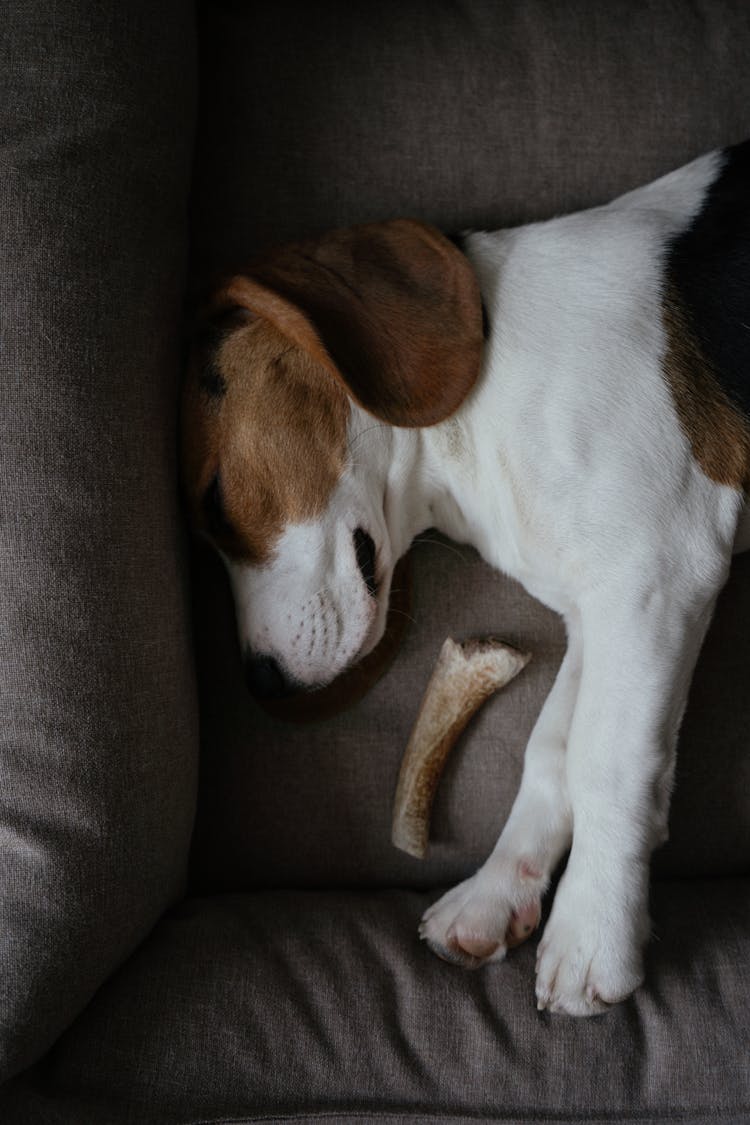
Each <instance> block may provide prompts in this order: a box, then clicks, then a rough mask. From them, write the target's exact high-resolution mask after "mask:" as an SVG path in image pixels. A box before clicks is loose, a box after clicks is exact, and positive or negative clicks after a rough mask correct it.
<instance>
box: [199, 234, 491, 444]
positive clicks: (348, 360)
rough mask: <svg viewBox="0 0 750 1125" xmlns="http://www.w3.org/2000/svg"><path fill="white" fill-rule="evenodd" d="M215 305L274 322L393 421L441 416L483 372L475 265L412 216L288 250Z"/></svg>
mask: <svg viewBox="0 0 750 1125" xmlns="http://www.w3.org/2000/svg"><path fill="white" fill-rule="evenodd" d="M217 300H218V303H219V304H221V305H225V306H226V305H229V304H236V305H241V306H243V307H244V308H247V309H250V310H252V311H253V312H255V313H257V314H258V315H259V316H261V317H264V318H265V319H267V320H269V321H272V322H273V323H274V324H275V325H276V327H277V328H279V329H280V330H281V331H282V332H284V333H285V334H286V335H287V336H288V337H289V338H290V339H291V340H293V341H294V343H296V344H297V345H298V346H300V347H302V348H305V349H306V350H307V351H308V352H309V353H310V354H311V355H312V357H313V358H314V359H316V360H317V361H318V362H320V363H323V364H324V365H325V366H326V367H328V369H329V370H331V371H333V372H334V373H335V374H336V375H337V376H338V377H339V378H340V379H342V380H343V381H344V383H345V384H346V386H347V388H348V390H349V392H350V394H351V395H352V396H353V397H354V398H355V399H356V400H357V401H358V402H359V403H360V404H361V405H362V406H363V407H365V409H366V410H369V411H370V412H371V413H373V414H375V415H376V416H378V417H379V418H382V419H383V420H384V421H387V422H390V423H391V424H392V425H395V426H430V425H434V424H435V423H436V422H440V421H442V420H443V419H444V418H446V417H448V415H449V414H452V413H453V411H454V410H456V409H457V407H458V406H459V405H460V404H461V402H462V401H463V399H464V398H465V397H466V395H467V394H468V392H469V391H470V390H471V388H472V386H473V385H474V382H475V381H476V378H477V376H478V374H479V365H480V361H481V353H482V340H483V338H482V305H481V298H480V295H479V287H478V285H477V281H476V278H475V276H474V273H473V270H472V269H471V266H470V265H469V262H468V261H467V259H466V258H465V257H464V255H463V254H462V253H461V252H460V251H459V250H458V249H457V247H455V246H454V245H453V243H452V242H451V241H450V240H449V239H447V238H445V236H444V235H442V234H441V233H440V232H439V231H437V230H435V229H434V228H433V227H430V226H427V225H426V224H423V223H419V222H416V221H414V220H410V219H397V220H394V221H392V222H385V223H370V224H366V225H363V226H355V227H349V228H347V229H344V230H338V231H333V232H331V233H330V234H327V235H324V236H322V237H321V238H319V239H315V240H311V241H309V242H304V243H297V244H295V245H292V246H287V247H283V248H281V249H280V250H277V251H274V252H273V253H271V254H269V255H268V256H267V257H266V258H264V259H262V260H260V261H258V262H256V263H255V264H254V265H253V266H251V267H250V269H249V270H248V271H247V273H246V274H243V275H238V276H237V277H235V278H233V279H232V281H230V282H229V283H228V284H227V285H226V286H225V287H224V288H223V289H222V291H221V293H220V294H218V295H217Z"/></svg>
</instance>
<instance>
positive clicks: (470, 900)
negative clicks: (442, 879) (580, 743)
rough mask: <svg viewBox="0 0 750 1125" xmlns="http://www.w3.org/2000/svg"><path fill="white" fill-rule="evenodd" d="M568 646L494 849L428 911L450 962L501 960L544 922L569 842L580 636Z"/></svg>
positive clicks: (431, 937) (438, 947)
mask: <svg viewBox="0 0 750 1125" xmlns="http://www.w3.org/2000/svg"><path fill="white" fill-rule="evenodd" d="M567 626H568V648H567V651H566V654H565V657H564V659H563V662H562V664H561V665H560V669H559V671H558V674H557V678H556V680H555V683H554V685H553V687H552V690H551V692H550V694H549V696H548V697H547V700H546V701H545V704H544V707H543V708H542V710H541V712H540V714H539V718H538V719H537V722H536V724H535V726H534V730H533V732H532V734H531V738H530V739H529V743H528V746H527V748H526V755H525V758H524V771H523V778H522V781H521V787H520V789H519V792H518V796H517V797H516V800H515V803H514V805H513V809H512V810H511V814H510V816H509V817H508V821H507V823H506V825H505V828H504V829H503V832H502V835H501V836H500V839H499V840H498V842H497V844H496V846H495V849H494V851H493V852H492V854H491V855H490V857H489V859H488V860H487V861H486V863H485V864H484V865H483V866H482V867H481V868H480V869H479V871H477V873H476V874H475V875H473V876H472V877H471V878H470V879H467V880H465V882H463V883H460V884H459V885H458V886H457V887H454V888H453V890H451V891H449V892H448V893H447V894H446V895H444V896H443V897H442V898H441V899H439V900H438V901H437V902H436V903H435V904H434V905H433V906H432V907H430V909H429V910H428V911H427V912H426V914H425V915H424V918H423V919H422V925H421V927H420V934H421V936H422V937H423V938H424V939H425V940H426V941H427V943H428V945H429V946H430V948H431V949H432V950H433V952H435V953H437V954H438V955H439V956H441V957H443V958H444V959H446V960H449V961H453V962H455V963H457V964H461V965H465V966H466V967H469V968H473V967H475V966H477V965H480V964H482V963H483V962H485V961H499V960H501V959H502V958H503V957H504V956H505V953H506V951H507V949H508V948H509V946H512V945H517V944H518V943H519V942H520V941H523V940H524V938H526V937H528V936H529V934H530V933H531V932H532V930H534V929H535V928H536V926H537V924H538V922H539V917H540V910H541V907H540V903H541V896H542V894H543V893H544V891H545V889H546V887H547V883H548V881H549V877H550V875H551V873H552V871H553V870H554V868H555V866H556V865H557V863H558V861H559V859H560V857H561V856H562V854H563V853H564V852H565V850H566V849H567V848H568V847H569V845H570V837H571V817H570V806H569V802H568V798H567V784H566V775H565V747H566V743H567V739H568V732H569V729H570V724H571V720H572V717H573V711H574V707H575V702H576V697H577V694H578V687H579V683H580V676H581V635H580V624H579V621H578V619H577V617H570V618H569V619H568V621H567Z"/></svg>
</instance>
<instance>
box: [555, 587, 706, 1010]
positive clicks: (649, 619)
mask: <svg viewBox="0 0 750 1125" xmlns="http://www.w3.org/2000/svg"><path fill="white" fill-rule="evenodd" d="M720 584H721V583H720V582H717V583H716V587H715V588H713V589H711V590H710V591H708V590H695V589H694V588H690V582H689V581H688V582H682V583H681V582H678V581H675V582H674V583H673V584H671V586H670V588H668V589H667V588H664V587H660V586H658V585H657V584H654V585H652V586H651V588H649V589H645V590H644V589H643V588H641V589H640V591H639V593H638V594H637V595H635V594H634V595H633V596H629V595H628V593H627V591H623V590H622V589H618V590H617V591H616V593H615V594H614V595H613V596H612V597H609V598H608V597H606V596H603V595H602V594H597V595H595V596H592V597H590V599H589V600H588V603H587V604H586V606H585V607H583V608H582V618H581V620H582V641H583V651H584V654H585V655H584V662H583V673H582V678H581V686H580V691H579V694H578V699H577V702H576V708H575V713H574V716H573V722H572V725H571V730H570V737H569V740H568V750H567V755H566V773H567V783H568V794H569V798H570V802H571V808H572V813H573V823H574V833H573V844H572V849H571V853H570V857H569V859H568V864H567V868H566V871H565V874H564V875H563V878H562V880H561V882H560V885H559V887H558V890H557V894H556V896H555V902H554V906H553V909H552V914H551V916H550V919H549V922H548V924H547V927H546V929H545V933H544V935H543V938H542V941H541V943H540V946H539V951H538V957H537V1000H538V1006H539V1007H540V1008H548V1009H550V1010H552V1011H557V1012H566V1013H568V1014H570V1015H592V1014H595V1013H597V1012H601V1011H604V1010H605V1009H606V1008H607V1007H608V1005H610V1004H613V1003H616V1002H617V1001H619V1000H622V999H624V998H625V997H626V996H628V995H630V993H631V992H633V990H634V989H635V988H636V987H637V986H638V985H639V984H640V983H641V981H642V979H643V949H644V946H645V943H646V940H647V938H648V934H649V928H650V923H649V916H648V876H649V860H650V857H651V852H652V850H653V848H654V847H655V846H656V844H657V843H659V842H661V840H663V839H664V838H665V835H666V819H667V812H668V805H669V794H670V790H671V780H672V774H673V768H674V752H675V744H676V738H677V730H678V727H679V723H680V720H681V717H682V713H683V710H684V706H685V701H686V697H687V691H688V686H689V683H690V678H691V675H692V671H693V667H694V664H695V660H696V657H697V654H698V650H699V648H700V644H701V642H702V640H703V637H704V635H705V630H706V628H707V626H708V622H709V619H710V615H711V610H712V608H713V604H714V601H715V595H716V592H717V590H718V587H719V586H720ZM675 591H679V592H675Z"/></svg>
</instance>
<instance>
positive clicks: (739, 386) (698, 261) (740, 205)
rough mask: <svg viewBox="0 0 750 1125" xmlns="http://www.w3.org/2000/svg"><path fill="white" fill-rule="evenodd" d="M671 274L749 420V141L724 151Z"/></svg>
mask: <svg viewBox="0 0 750 1125" xmlns="http://www.w3.org/2000/svg"><path fill="white" fill-rule="evenodd" d="M667 272H668V276H669V279H670V281H671V283H672V284H673V285H675V286H676V288H677V290H678V292H679V294H680V298H681V300H682V304H683V306H684V309H685V311H686V314H687V316H688V318H689V322H690V328H691V330H692V331H693V332H694V333H695V335H696V337H697V338H698V340H699V342H700V345H701V348H702V350H703V353H704V355H705V356H706V358H707V359H708V360H709V362H710V364H711V366H712V368H713V371H714V373H715V375H716V377H717V379H718V380H719V382H720V383H721V386H722V387H723V389H724V391H725V393H726V394H727V395H728V397H729V398H730V400H731V401H732V402H733V403H734V404H735V405H736V406H737V407H739V409H740V410H742V411H743V413H744V414H745V415H746V416H748V417H750V141H745V142H743V143H742V144H740V145H736V146H734V147H733V148H728V149H725V151H724V154H723V163H722V167H721V170H720V172H719V175H718V176H717V178H716V180H715V181H714V182H713V184H711V187H710V188H709V190H708V192H707V193H706V198H705V200H704V204H703V207H702V208H701V211H700V213H699V214H698V215H697V216H696V217H695V219H694V220H693V222H692V223H691V225H690V226H689V227H688V229H687V230H685V231H684V232H683V233H682V234H680V235H678V236H677V238H675V239H674V240H673V242H672V244H671V246H670V248H669V252H668V257H667Z"/></svg>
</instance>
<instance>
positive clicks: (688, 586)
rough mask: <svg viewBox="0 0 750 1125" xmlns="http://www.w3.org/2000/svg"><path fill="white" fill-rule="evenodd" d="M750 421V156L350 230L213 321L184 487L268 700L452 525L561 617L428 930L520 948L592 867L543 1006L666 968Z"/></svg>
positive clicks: (367, 616)
mask: <svg viewBox="0 0 750 1125" xmlns="http://www.w3.org/2000/svg"><path fill="white" fill-rule="evenodd" d="M749 415H750V142H746V143H745V144H742V145H739V146H737V147H735V148H730V149H725V150H722V151H715V152H712V153H710V154H708V155H706V156H703V157H701V158H699V159H697V160H695V161H693V162H692V163H691V164H688V165H687V166H685V167H684V168H681V169H679V170H678V171H676V172H673V173H671V174H669V175H667V176H664V177H663V178H661V179H659V180H657V181H656V182H654V183H652V184H650V185H648V186H647V187H643V188H640V189H639V190H636V191H632V192H629V193H628V194H626V195H623V196H622V197H620V198H619V199H617V200H615V201H614V202H613V203H611V204H609V205H608V206H604V207H596V208H594V209H592V210H588V211H584V212H581V213H579V214H574V215H569V216H566V217H562V218H556V219H553V220H551V221H548V222H541V223H533V224H531V225H527V226H522V227H519V228H515V229H510V230H500V231H493V232H475V233H469V234H467V235H466V236H464V237H463V238H462V239H460V240H456V241H454V240H449V239H448V238H446V237H444V236H443V235H442V234H441V233H439V232H438V231H437V230H435V229H434V228H432V227H430V226H427V225H425V224H423V223H420V222H416V221H412V220H397V221H393V222H384V223H374V224H368V225H364V226H357V227H353V228H350V229H346V230H338V231H334V232H332V233H330V234H326V235H324V236H323V237H320V238H317V239H315V240H310V241H307V242H303V243H299V244H295V245H292V246H288V247H284V248H282V249H279V250H277V251H274V252H271V253H269V254H267V255H266V256H265V257H263V258H261V259H259V260H258V261H256V262H255V263H254V264H252V265H251V266H250V267H249V268H248V269H247V270H246V271H245V272H243V273H241V274H237V275H236V276H233V277H231V278H230V279H228V280H227V281H226V282H225V283H224V284H222V285H221V286H220V287H219V288H218V289H217V291H216V292H215V293H214V295H213V297H212V299H211V301H210V303H209V306H208V308H207V310H206V313H205V318H204V321H203V324H202V331H201V333H200V334H199V336H198V338H197V342H196V345H195V348H194V350H193V356H192V360H191V366H190V371H189V375H188V379H187V382H186V388H185V394H184V410H183V423H184V429H183V439H184V440H183V446H184V475H185V482H186V489H187V493H188V497H189V503H190V507H191V511H192V516H193V518H194V522H195V524H196V526H197V527H198V529H200V530H201V531H203V532H205V533H206V534H207V535H209V536H210V537H211V539H212V541H213V542H214V543H215V545H216V547H217V548H218V550H219V551H220V552H221V555H222V557H223V559H224V561H225V563H226V566H227V569H228V573H229V577H230V581H231V585H232V589H233V593H234V599H235V605H236V612H237V620H238V627H239V635H240V640H241V644H242V649H243V653H244V658H245V661H246V671H247V676H248V679H249V681H250V684H251V686H252V689H253V690H254V691H255V692H256V693H259V694H265V695H268V696H271V695H276V696H281V695H283V694H284V693H286V692H289V691H291V690H299V689H300V688H301V687H312V686H320V685H322V684H325V683H327V682H329V681H330V680H332V679H333V678H334V677H335V676H337V675H338V674H339V673H340V672H342V671H343V670H344V669H345V668H347V667H348V666H349V665H350V664H352V662H354V661H357V660H358V659H360V658H361V657H362V656H363V655H365V654H366V653H367V652H369V651H370V650H371V649H372V648H373V647H374V646H375V645H376V644H377V642H378V640H379V639H380V637H381V635H382V633H383V630H384V624H385V616H386V610H387V604H388V596H389V588H390V583H391V577H392V574H393V568H394V564H395V562H396V560H397V559H398V558H399V557H400V556H401V555H402V554H403V553H404V552H405V551H406V550H407V549H408V547H409V544H410V543H411V541H412V539H413V538H414V536H415V535H416V534H418V533H419V532H421V531H423V530H424V529H426V528H428V527H435V528H438V529H440V530H441V531H443V532H444V533H446V534H447V535H449V536H451V537H453V538H454V539H456V540H460V541H461V542H465V543H471V544H473V545H474V546H475V547H476V548H477V549H478V550H479V552H480V553H481V554H482V555H483V557H484V558H485V559H486V560H487V561H488V562H489V563H491V564H492V565H493V566H496V567H498V568H499V569H501V570H502V571H504V572H505V573H507V574H509V575H512V576H513V577H514V578H516V579H517V580H519V581H520V582H522V583H523V585H524V586H525V587H526V589H527V590H528V591H530V593H531V594H532V595H534V596H535V597H537V598H539V599H540V600H541V601H543V602H544V603H546V605H548V606H550V607H551V608H552V609H554V610H556V611H557V612H558V613H560V614H561V615H562V616H563V618H564V620H565V624H566V627H567V637H568V646H567V652H566V655H565V658H564V660H563V662H562V665H561V667H560V670H559V674H558V676H557V679H556V681H555V684H554V687H553V689H552V691H551V692H550V694H549V696H548V698H547V700H546V702H545V704H544V707H543V709H542V711H541V713H540V715H539V718H538V720H537V723H536V726H535V728H534V731H533V733H532V735H531V739H530V741H529V744H528V747H527V750H526V756H525V762H524V772H523V780H522V783H521V787H520V790H519V793H518V796H517V798H516V801H515V804H514V806H513V809H512V812H511V815H510V817H509V819H508V822H507V824H506V825H505V827H504V829H503V832H502V835H501V836H500V839H499V841H498V843H497V845H496V847H495V849H494V851H493V852H492V855H491V856H490V857H489V859H488V860H487V862H486V863H485V864H484V865H483V866H482V867H481V868H480V869H479V871H477V873H476V874H475V875H474V876H473V877H472V878H470V879H467V880H466V881H465V882H463V883H461V884H460V885H459V886H458V887H456V888H454V889H453V890H452V891H450V892H449V893H448V894H446V895H445V896H444V897H443V898H442V899H440V900H439V901H438V902H437V903H436V904H435V905H434V906H433V907H432V908H431V909H430V910H428V911H427V913H426V914H425V916H424V918H423V920H422V926H421V930H420V932H421V934H422V936H423V937H424V938H425V939H426V940H427V942H428V943H429V945H430V947H431V948H432V949H433V950H434V951H435V952H436V953H438V954H440V955H441V956H444V957H445V958H447V959H448V960H450V961H453V962H458V963H461V964H465V965H467V966H475V965H478V964H481V963H483V962H486V961H499V960H501V959H502V958H503V956H504V955H505V952H506V949H507V947H508V944H509V943H510V944H513V943H514V941H515V939H516V937H517V935H518V931H519V920H521V922H522V923H523V926H522V927H521V929H522V931H523V932H526V931H527V930H529V929H531V928H533V927H534V926H535V925H536V924H537V923H538V921H539V917H540V900H541V896H542V894H543V893H544V891H545V889H546V887H547V884H548V881H549V879H550V875H551V873H552V872H553V870H554V869H555V867H556V865H557V864H558V861H559V860H560V859H561V857H562V856H563V855H564V853H565V852H566V851H568V850H570V854H569V858H568V863H567V866H566V869H565V872H564V875H563V877H562V880H561V881H560V883H559V886H558V889H557V893H556V896H555V901H554V904H553V908H552V912H551V915H550V918H549V921H548V923H547V926H546V929H545V932H544V934H543V937H542V939H541V941H540V944H539V947H538V958H537V982H536V995H537V1001H538V1005H539V1007H540V1008H547V1009H550V1010H552V1011H560V1012H567V1013H569V1014H571V1015H590V1014H593V1013H597V1012H601V1011H603V1010H605V1009H606V1008H607V1007H608V1006H609V1005H611V1004H614V1003H616V1002H617V1001H619V1000H622V999H623V998H624V997H626V996H628V995H629V994H630V993H631V992H632V991H633V990H634V989H635V988H636V987H637V986H638V985H639V983H640V982H641V980H642V978H643V948H644V945H645V942H646V939H647V936H648V933H649V918H648V871H649V859H650V856H651V852H652V850H653V849H654V847H655V846H656V845H657V844H659V843H660V842H661V841H663V840H664V839H665V837H666V833H667V814H668V808H669V799H670V792H671V787H672V778H673V772H674V762H675V745H676V740H677V731H678V727H679V725H680V720H681V717H682V714H683V710H684V707H685V701H686V696H687V691H688V686H689V683H690V678H691V674H692V671H693V668H694V665H695V661H696V657H697V654H698V650H699V648H700V645H701V642H702V640H703V637H704V635H705V632H706V629H707V626H708V623H709V620H710V618H711V614H712V610H713V607H714V603H715V601H716V597H717V594H718V592H719V590H720V589H721V587H722V585H723V584H724V581H725V579H726V577H727V572H728V570H729V565H730V559H731V556H732V553H733V551H737V550H740V549H742V548H743V547H744V546H746V545H748V544H750V534H749V532H750V519H748V517H747V514H746V508H745V489H746V487H747V484H748V475H749V472H750V424H749V422H748V418H749Z"/></svg>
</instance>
